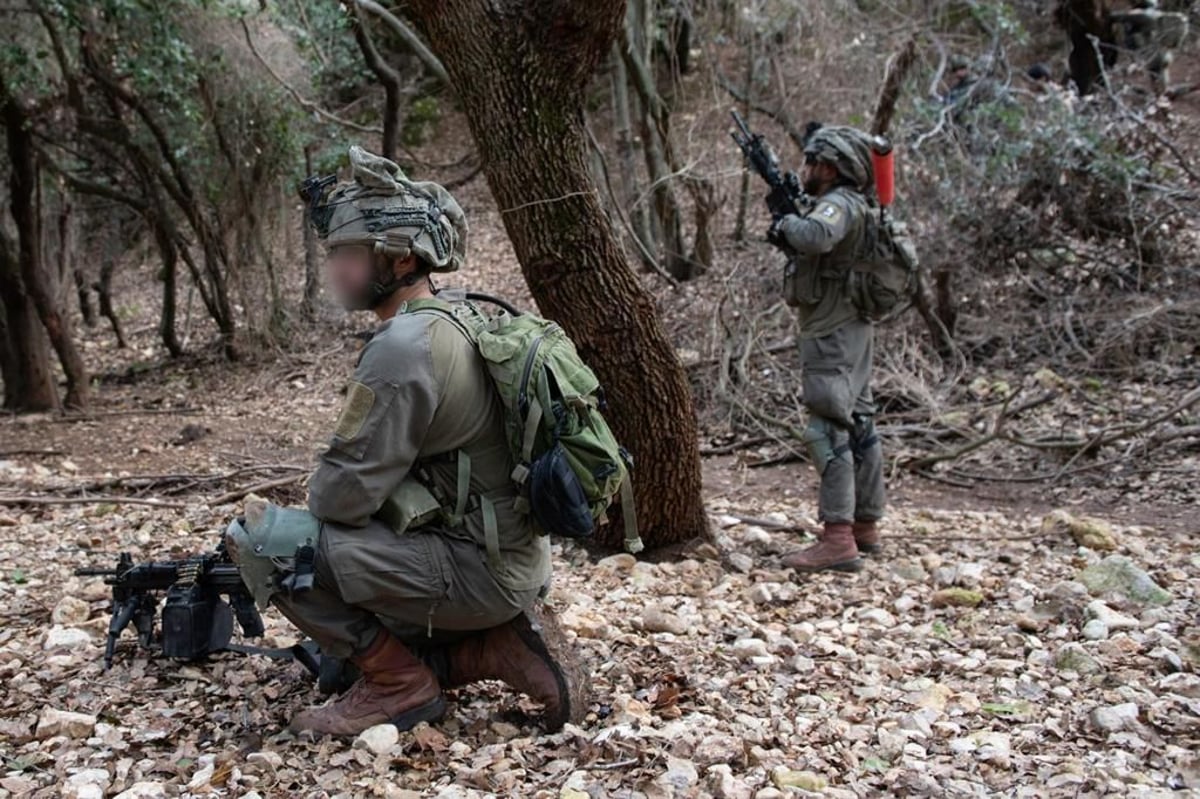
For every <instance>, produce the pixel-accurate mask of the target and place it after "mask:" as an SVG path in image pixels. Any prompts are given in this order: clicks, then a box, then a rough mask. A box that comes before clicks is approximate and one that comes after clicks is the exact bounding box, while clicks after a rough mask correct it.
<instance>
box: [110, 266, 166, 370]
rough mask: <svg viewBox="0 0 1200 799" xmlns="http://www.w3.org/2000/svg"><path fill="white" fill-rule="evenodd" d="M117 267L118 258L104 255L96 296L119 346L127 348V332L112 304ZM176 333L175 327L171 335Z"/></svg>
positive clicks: (160, 328)
mask: <svg viewBox="0 0 1200 799" xmlns="http://www.w3.org/2000/svg"><path fill="white" fill-rule="evenodd" d="M116 268H117V261H116V259H115V258H114V257H113V256H112V255H111V254H106V255H105V256H104V260H103V261H101V263H100V279H99V280H97V281H96V297H97V301H98V303H99V305H100V315H101V316H103V317H104V318H105V319H107V320H108V323H109V324H110V325H112V329H113V335H115V336H116V337H117V348H118V349H125V347H126V346H127V344H126V341H125V333H124V332H123V331H122V330H121V320H120V318H119V317H118V316H117V311H116V309H115V308H113V304H112V276H113V271H114V270H116ZM171 297H172V302H174V295H171ZM164 302H165V300H164ZM164 315H165V314H164ZM159 331H160V332H161V331H162V326H161V325H160V327H159ZM174 335H175V331H174V328H172V330H171V336H172V337H174ZM163 343H164V344H165V343H166V338H165V337H164V339H163ZM167 349H168V350H169V349H170V345H168V346H167ZM172 354H174V353H172Z"/></svg>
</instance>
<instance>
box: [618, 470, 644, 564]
mask: <svg viewBox="0 0 1200 799" xmlns="http://www.w3.org/2000/svg"><path fill="white" fill-rule="evenodd" d="M621 520H622V522H623V523H624V525H625V550H626V551H627V552H628V553H629V554H631V555H636V554H637V553H639V552H641V551H642V550H643V549H645V548H646V545H645V544H644V543H642V537H641V536H640V535H638V524H637V508H636V507H635V506H634V504H633V480H632V479H630V478H629V477H628V476H626V478H625V479H624V480H623V481H622V482H621Z"/></svg>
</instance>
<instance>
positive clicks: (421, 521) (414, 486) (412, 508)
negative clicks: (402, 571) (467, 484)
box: [375, 475, 442, 535]
mask: <svg viewBox="0 0 1200 799" xmlns="http://www.w3.org/2000/svg"><path fill="white" fill-rule="evenodd" d="M375 515H376V516H377V517H378V518H379V519H380V520H382V521H383V522H384V523H385V524H387V525H388V526H389V527H391V528H392V529H393V530H395V531H396V535H404V534H405V533H407V532H408V531H409V530H415V529H417V528H418V527H423V526H424V525H427V524H430V523H431V522H434V521H437V520H438V519H440V518H441V516H442V504H441V503H440V502H438V501H437V497H435V496H434V495H433V492H432V491H430V490H429V489H428V488H426V487H425V486H424V485H422V484H421V482H420V481H419V480H417V479H416V478H415V477H412V476H411V475H410V476H408V477H405V478H404V479H403V480H402V481H401V482H400V485H399V487H397V488H396V490H395V491H393V492H392V494H391V496H389V497H388V498H387V499H386V500H385V501H384V503H383V506H382V507H381V508H380V509H379V512H378V513H377V514H375Z"/></svg>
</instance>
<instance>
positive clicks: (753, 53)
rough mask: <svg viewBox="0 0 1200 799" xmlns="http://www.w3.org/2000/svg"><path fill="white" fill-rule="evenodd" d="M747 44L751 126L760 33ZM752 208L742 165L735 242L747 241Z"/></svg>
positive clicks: (746, 108)
mask: <svg viewBox="0 0 1200 799" xmlns="http://www.w3.org/2000/svg"><path fill="white" fill-rule="evenodd" d="M747 37H748V40H747V42H746V76H745V83H744V85H743V91H744V92H745V98H746V99H745V100H743V101H742V116H743V117H744V118H745V120H746V124H750V111H751V107H750V98H751V97H753V96H754V67H755V66H756V62H757V60H758V31H756V30H753V29H752V30H750V31H749V32H748V33H747ZM749 207H750V167H749V165H748V164H743V165H742V182H741V185H740V186H739V188H738V208H737V218H736V219H735V220H734V223H733V240H734V241H745V240H746V211H747V210H748V209H749Z"/></svg>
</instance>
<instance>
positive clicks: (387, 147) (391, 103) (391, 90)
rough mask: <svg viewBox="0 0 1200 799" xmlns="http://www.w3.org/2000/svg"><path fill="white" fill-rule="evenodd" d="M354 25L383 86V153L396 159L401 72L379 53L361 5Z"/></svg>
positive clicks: (357, 40) (367, 61) (372, 67)
mask: <svg viewBox="0 0 1200 799" xmlns="http://www.w3.org/2000/svg"><path fill="white" fill-rule="evenodd" d="M353 24H354V40H355V41H356V42H358V49H359V50H361V51H362V54H363V60H364V61H366V63H367V68H368V69H370V70H371V71H372V72H373V73H375V77H376V78H377V79H378V80H379V83H380V85H382V86H383V141H382V145H383V147H382V150H381V151H380V154H381V155H382V156H383V157H384V158H388V159H390V160H392V161H395V160H396V145H397V143H398V142H399V139H400V74H399V73H398V72H396V70H394V69H392V68H391V67H390V66H388V63H387V62H386V61H384V60H383V56H381V55H380V54H379V50H378V49H376V47H375V41H374V40H373V39H372V38H371V31H370V30H368V29H367V20H366V17H365V16H364V15H363V12H362V9H361V8H359V7H358V6H357V5H356V6H355V7H354V23H353ZM309 174H311V173H309Z"/></svg>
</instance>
